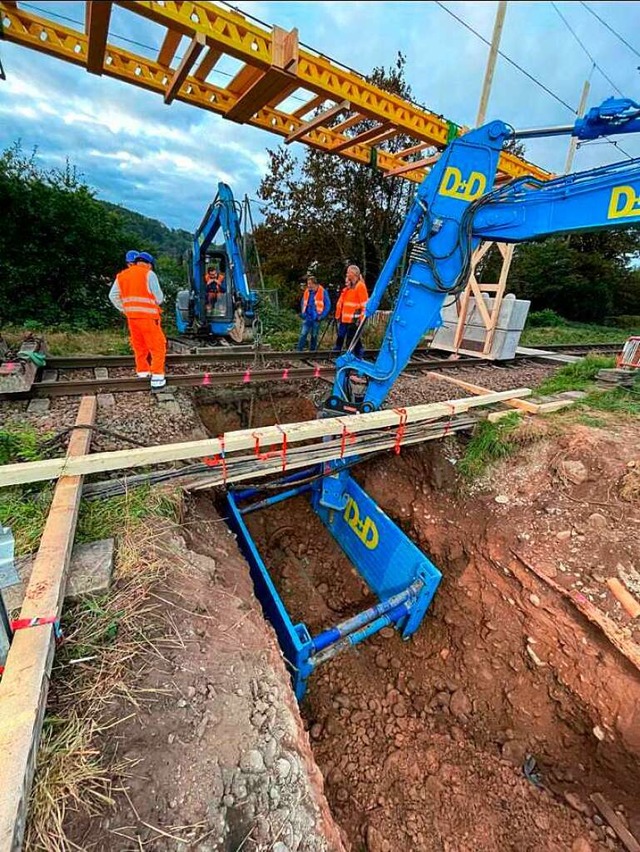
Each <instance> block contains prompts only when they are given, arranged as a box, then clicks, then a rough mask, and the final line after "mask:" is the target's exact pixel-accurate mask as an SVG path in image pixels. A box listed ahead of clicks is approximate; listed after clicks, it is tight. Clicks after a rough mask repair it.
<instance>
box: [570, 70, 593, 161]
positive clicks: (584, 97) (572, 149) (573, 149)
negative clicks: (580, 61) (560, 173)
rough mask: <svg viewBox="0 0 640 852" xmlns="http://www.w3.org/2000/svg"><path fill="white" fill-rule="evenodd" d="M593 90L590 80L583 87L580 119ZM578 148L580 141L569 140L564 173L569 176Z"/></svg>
mask: <svg viewBox="0 0 640 852" xmlns="http://www.w3.org/2000/svg"><path fill="white" fill-rule="evenodd" d="M590 88H591V83H590V82H589V81H588V80H585V81H584V86H583V87H582V95H581V97H580V106H579V107H578V117H579V118H582V116H583V115H584V111H585V108H586V106H587V98H588V97H589V89H590ZM577 147H578V140H577V138H576V137H575V136H572V137H571V139H570V140H569V150H568V151H567V162H566V163H565V164H564V173H565V174H569V172H570V171H571V168H572V166H573V158H574V157H575V155H576V148H577Z"/></svg>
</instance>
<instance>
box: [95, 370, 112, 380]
mask: <svg viewBox="0 0 640 852" xmlns="http://www.w3.org/2000/svg"><path fill="white" fill-rule="evenodd" d="M93 374H94V376H95V377H96V379H98V380H99V381H103V380H104V379H108V378H109V370H107V368H106V367H94V368H93Z"/></svg>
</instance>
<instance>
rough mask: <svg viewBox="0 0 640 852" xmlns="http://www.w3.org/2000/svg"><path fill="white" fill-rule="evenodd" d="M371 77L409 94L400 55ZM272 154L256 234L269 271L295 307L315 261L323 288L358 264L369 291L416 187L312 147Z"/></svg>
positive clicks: (404, 142)
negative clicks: (350, 265) (262, 215)
mask: <svg viewBox="0 0 640 852" xmlns="http://www.w3.org/2000/svg"><path fill="white" fill-rule="evenodd" d="M369 79H370V80H371V81H372V82H374V83H375V84H376V85H379V86H380V87H382V88H383V89H385V90H387V91H389V92H392V93H393V94H396V95H399V96H401V97H411V89H410V86H409V84H408V83H407V81H406V77H405V60H404V57H403V56H402V55H401V54H399V55H398V58H397V60H396V62H395V63H394V64H393V65H392V66H391V67H390V68H375V69H374V70H373V71H372V73H371V75H370V76H369ZM339 120H340V119H336V121H335V123H336V124H337V123H338V122H339ZM374 126H375V122H373V121H372V120H369V119H363V120H362V121H361V122H360V123H359V124H357V125H355V126H354V127H352V128H350V129H349V130H348V131H347V132H348V134H349V135H352V136H357V135H358V134H359V133H362V132H364V131H367V130H370V129H371V128H372V127H374ZM414 141H415V140H412V139H409V137H407V136H405V135H403V134H399V135H397V136H395V137H393V139H390V140H387V141H385V142H382V143H380V145H379V147H380V148H381V149H382V150H385V151H390V152H397V151H399V150H400V149H401V148H403V147H408V146H409V145H412V144H413V142H414ZM269 157H270V165H269V169H268V171H267V174H266V176H265V178H264V179H263V181H262V183H261V185H260V189H259V191H258V194H259V196H260V198H262V199H263V200H264V201H266V202H267V204H268V206H267V207H266V208H265V220H264V222H263V223H262V224H261V225H260V226H259V228H258V229H257V230H256V238H257V241H258V244H259V247H260V252H261V256H262V258H263V261H264V263H263V266H264V271H265V273H266V274H268V275H270V276H272V277H273V278H275V279H277V280H280V281H282V282H289V285H288V287H287V286H286V285H284V286H283V287H282V289H283V292H284V293H286V295H287V296H289V297H290V298H291V301H293V302H295V300H296V298H297V293H296V292H294V291H295V290H296V287H297V282H298V281H300V280H301V278H302V277H303V276H304V275H305V273H306V271H307V269H308V268H309V266H310V265H311V264H316V265H315V266H314V270H315V273H316V274H317V275H318V278H319V279H320V281H321V282H322V283H323V284H341V283H342V282H343V281H344V274H345V267H346V265H347V264H348V263H356V264H357V265H358V266H360V268H361V269H362V271H363V274H364V275H365V278H366V280H367V282H368V283H369V285H370V286H372V285H373V281H374V280H375V277H376V276H377V275H378V273H379V271H380V269H381V267H382V264H383V262H384V260H385V259H386V257H387V255H388V253H389V250H390V248H391V246H392V245H393V242H394V241H395V239H396V236H397V234H398V230H399V228H400V226H401V224H402V221H403V219H404V215H405V212H406V210H407V206H408V204H409V201H410V199H411V198H412V196H413V192H414V187H413V186H412V185H411V184H410V182H409V181H405V180H403V179H402V178H401V177H395V178H386V177H384V174H383V172H382V171H380V170H378V169H375V168H371V167H370V166H369V165H365V164H358V163H351V162H348V161H346V160H343V159H341V158H339V157H327V155H326V154H324V153H323V152H319V151H315V150H313V149H308V150H306V151H305V152H304V154H303V156H302V158H301V159H300V160H299V159H297V158H296V156H295V155H294V154H292V153H291V151H290V149H285V148H279V149H278V150H275V151H269ZM294 282H295V283H294ZM285 300H286V299H285Z"/></svg>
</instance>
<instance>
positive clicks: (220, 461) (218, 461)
mask: <svg viewBox="0 0 640 852" xmlns="http://www.w3.org/2000/svg"><path fill="white" fill-rule="evenodd" d="M218 441H220V448H221V449H220V452H219V453H218V454H217V455H215V456H207V457H206V458H204V459H202V461H203V462H204V463H205V464H206V465H207V467H217V466H218V465H220V466H221V467H222V484H223V485H226V484H227V460H226V459H225V457H224V435H220V437H219V438H218Z"/></svg>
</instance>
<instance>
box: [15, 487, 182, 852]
mask: <svg viewBox="0 0 640 852" xmlns="http://www.w3.org/2000/svg"><path fill="white" fill-rule="evenodd" d="M150 505H151V507H152V509H151V512H150V514H149V515H147V516H146V517H139V516H138V515H135V514H134V515H127V514H126V513H124V514H123V517H122V532H121V534H120V535H119V537H118V541H117V556H116V571H115V575H114V582H113V585H112V588H111V591H110V592H109V594H108V595H106V596H104V597H101V598H91V599H85V600H83V601H80V602H79V603H77V604H75V605H73V606H72V607H70V608H69V609H68V610H67V611H66V613H65V615H64V619H63V626H64V633H65V641H64V643H63V645H62V647H61V649H60V651H59V653H58V655H57V657H56V662H55V665H54V670H53V677H52V684H51V691H50V696H49V705H48V714H47V717H46V719H45V727H44V731H43V737H42V743H41V748H40V752H39V755H38V769H37V772H36V778H35V783H34V786H33V790H32V795H31V803H30V809H29V822H28V826H27V832H26V837H25V849H27V850H43V852H63V850H64V852H66V850H70V849H78V848H80V847H78V846H77V845H76V844H74V843H73V842H72V840H71V839H70V838H69V837H68V836H67V833H66V820H67V817H68V816H69V815H70V814H72V813H74V812H75V813H81V814H83V815H85V816H86V817H92V816H96V815H97V814H98V813H100V811H101V810H102V809H104V807H105V806H108V805H109V804H110V803H111V802H112V801H113V798H112V796H113V788H114V785H116V786H121V785H122V784H123V783H124V781H125V779H126V775H127V773H128V772H129V771H130V770H131V768H132V766H131V763H130V762H127V761H124V760H122V759H120V757H119V756H118V754H117V749H116V748H111V749H110V750H109V751H107V750H106V749H105V748H104V747H100V743H104V742H115V741H117V738H114V737H112V736H109V738H108V740H107V739H106V738H105V737H102V736H101V735H103V734H104V733H105V732H106V731H107V730H108V729H113V728H117V726H118V725H120V724H122V722H124V721H126V720H127V719H130V718H131V716H133V715H135V714H136V713H137V711H138V709H139V708H140V707H141V706H142V705H144V704H145V703H148V702H149V701H152V700H154V698H155V697H157V693H156V694H153V693H149V691H148V690H147V691H145V690H142V689H141V688H139V687H138V686H137V684H138V683H139V682H140V680H141V678H140V674H141V672H142V671H144V670H145V669H146V667H147V666H148V665H149V664H150V662H151V661H152V660H153V659H154V658H157V657H158V656H159V657H162V656H163V650H165V649H166V648H168V647H169V646H170V645H171V644H172V642H175V641H176V640H175V639H172V637H171V633H172V632H173V631H172V628H171V622H170V620H167V618H166V617H165V612H164V610H165V608H164V607H163V606H162V604H161V603H160V602H159V600H158V598H157V597H156V596H155V590H156V589H157V588H158V586H160V585H161V584H162V582H163V580H164V579H165V577H166V575H167V572H168V570H169V567H170V566H171V562H170V561H169V560H168V559H166V558H163V555H162V553H161V552H160V551H161V550H162V548H161V547H157V546H156V545H157V544H158V543H159V542H160V541H161V540H162V539H163V538H164V537H165V536H166V535H167V534H168V533H169V531H170V530H171V529H172V525H173V522H174V521H175V520H177V519H178V515H179V512H180V498H179V495H178V493H177V492H176V494H175V495H173V497H172V499H171V500H170V501H169V502H168V501H167V497H166V492H165V495H164V498H163V500H162V501H158V502H156V503H155V504H154V503H151V504H150ZM154 507H155V513H154ZM169 507H172V510H173V516H171V512H170V511H169Z"/></svg>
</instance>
